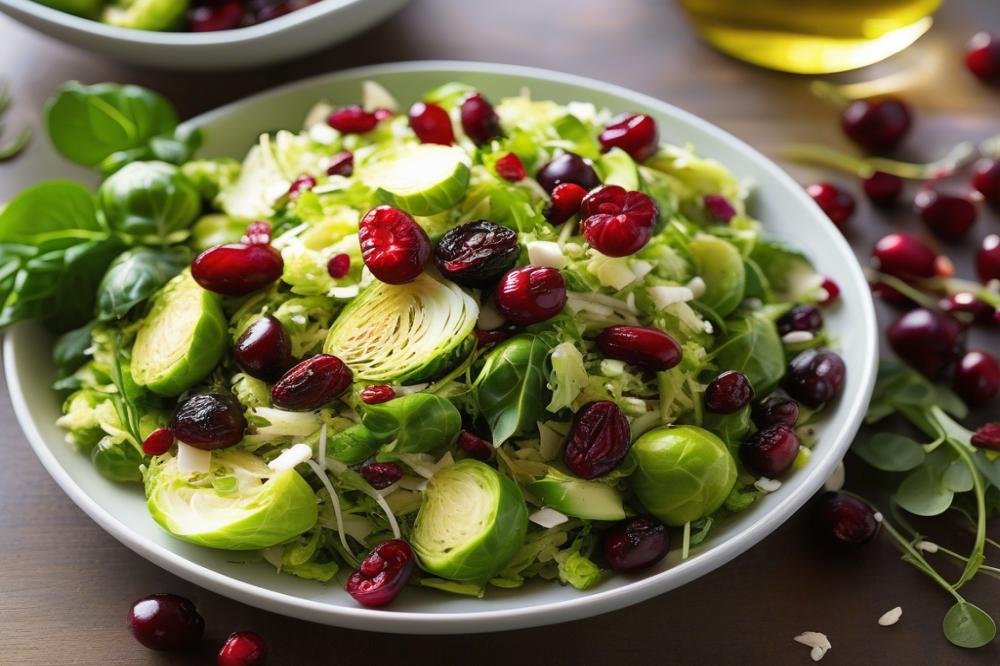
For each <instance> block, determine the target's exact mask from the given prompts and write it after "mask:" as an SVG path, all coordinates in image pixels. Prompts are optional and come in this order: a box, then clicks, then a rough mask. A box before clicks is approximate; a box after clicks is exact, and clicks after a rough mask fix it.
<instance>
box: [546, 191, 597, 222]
mask: <svg viewBox="0 0 1000 666" xmlns="http://www.w3.org/2000/svg"><path fill="white" fill-rule="evenodd" d="M585 196H587V190H585V189H583V188H582V187H580V186H579V185H577V184H576V183H560V184H559V185H556V187H555V189H554V190H552V195H551V199H550V200H549V203H548V205H546V206H545V208H544V209H543V210H542V215H544V216H545V219H546V220H548V221H549V222H551V223H552V224H562V223H563V222H565V221H566V220H568V219H569V218H571V217H573V216H574V215H576V214H577V213H578V212H579V211H580V203H581V202H582V201H583V198H584V197H585Z"/></svg>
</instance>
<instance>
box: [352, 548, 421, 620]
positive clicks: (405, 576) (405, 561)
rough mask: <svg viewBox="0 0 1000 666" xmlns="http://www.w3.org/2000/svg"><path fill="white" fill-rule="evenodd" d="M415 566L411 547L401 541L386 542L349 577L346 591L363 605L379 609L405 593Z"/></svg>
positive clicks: (370, 554)
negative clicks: (404, 590)
mask: <svg viewBox="0 0 1000 666" xmlns="http://www.w3.org/2000/svg"><path fill="white" fill-rule="evenodd" d="M413 565H414V557H413V550H412V549H411V548H410V544H408V543H406V542H405V541H403V540H401V539H392V540H390V541H385V542H383V543H380V544H379V545H377V546H375V548H374V549H372V551H371V552H370V553H369V554H368V557H366V558H365V559H364V560H363V561H362V562H361V566H360V567H359V568H358V570H357V571H355V572H354V573H352V574H351V575H350V577H349V578H348V579H347V585H345V589H346V590H347V593H348V594H350V595H351V596H352V597H354V600H355V601H357V602H358V603H359V604H361V605H362V606H367V607H368V608H380V607H382V606H385V605H387V604H389V603H391V602H392V601H393V600H394V599H395V598H396V597H398V596H399V593H400V592H402V591H403V587H405V586H406V582H407V581H408V580H409V579H410V576H411V575H412V574H413Z"/></svg>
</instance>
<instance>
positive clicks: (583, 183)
mask: <svg viewBox="0 0 1000 666" xmlns="http://www.w3.org/2000/svg"><path fill="white" fill-rule="evenodd" d="M535 178H536V179H537V180H538V184H539V185H541V186H542V189H544V190H545V191H546V192H548V193H549V194H552V191H553V190H555V189H556V185H559V184H560V183H575V184H576V185H579V186H580V187H582V188H583V189H585V190H588V191H589V190H592V189H594V188H595V187H597V186H598V185H600V184H601V180H600V178H598V177H597V172H596V171H594V167H592V166H591V165H590V163H589V162H588V161H587V160H585V159H583V158H582V157H580V156H579V155H577V154H576V153H563V154H562V155H560V156H559V157H556V158H554V159H553V160H551V161H550V162H547V163H546V164H544V165H543V166H542V168H541V169H539V170H538V174H537V175H536V176H535Z"/></svg>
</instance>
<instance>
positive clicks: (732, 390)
mask: <svg viewBox="0 0 1000 666" xmlns="http://www.w3.org/2000/svg"><path fill="white" fill-rule="evenodd" d="M751 400H753V386H751V385H750V380H749V379H747V376H746V375H744V374H743V373H742V372H736V371H735V370H726V371H725V372H723V373H721V374H720V375H719V376H718V377H716V378H715V379H713V380H712V382H711V383H710V384H709V385H708V386H707V387H706V388H705V407H706V408H707V409H708V411H710V412H715V413H716V414H732V413H733V412H736V411H739V410H740V409H742V408H743V407H744V406H745V405H746V404H747V403H749V402H750V401H751Z"/></svg>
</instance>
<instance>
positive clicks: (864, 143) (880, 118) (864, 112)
mask: <svg viewBox="0 0 1000 666" xmlns="http://www.w3.org/2000/svg"><path fill="white" fill-rule="evenodd" d="M840 124H841V127H842V128H843V129H844V134H846V135H847V136H848V138H849V139H851V140H852V141H853V142H854V143H856V144H858V145H859V146H861V147H862V148H864V149H866V150H868V151H871V152H873V153H878V152H882V151H885V150H889V149H890V148H892V147H894V146H895V145H896V144H897V143H899V142H900V140H902V138H903V137H904V136H906V133H907V132H908V131H909V129H910V124H911V118H910V109H909V107H907V105H906V104H905V103H904V102H903V101H902V100H899V99H895V98H891V97H889V98H885V99H879V100H864V99H859V100H855V101H853V102H851V103H850V104H848V105H847V108H845V109H844V112H843V114H842V115H841V117H840Z"/></svg>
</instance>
